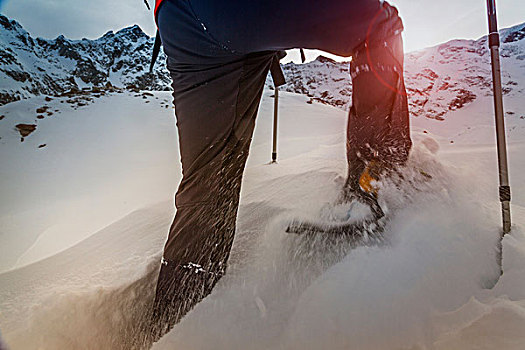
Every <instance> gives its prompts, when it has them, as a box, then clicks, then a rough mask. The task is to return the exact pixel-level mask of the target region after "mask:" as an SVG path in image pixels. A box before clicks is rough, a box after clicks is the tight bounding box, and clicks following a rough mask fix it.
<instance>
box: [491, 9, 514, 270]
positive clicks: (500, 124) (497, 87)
mask: <svg viewBox="0 0 525 350" xmlns="http://www.w3.org/2000/svg"><path fill="white" fill-rule="evenodd" d="M487 11H488V20H489V37H488V43H489V48H490V56H491V59H492V87H493V90H494V112H495V117H496V138H497V144H498V168H499V185H500V186H499V200H500V202H501V209H502V214H503V231H502V233H501V239H503V236H504V235H505V234H507V233H508V232H510V226H511V221H510V184H509V172H508V165H507V146H506V141H505V120H504V116H503V97H502V91H501V67H500V56H499V46H500V40H499V34H498V24H497V18H496V0H487ZM501 244H502V243H501V240H500V246H499V257H498V258H499V264H500V268H502V259H503V252H502V245H501ZM501 272H502V273H503V270H502V271H501Z"/></svg>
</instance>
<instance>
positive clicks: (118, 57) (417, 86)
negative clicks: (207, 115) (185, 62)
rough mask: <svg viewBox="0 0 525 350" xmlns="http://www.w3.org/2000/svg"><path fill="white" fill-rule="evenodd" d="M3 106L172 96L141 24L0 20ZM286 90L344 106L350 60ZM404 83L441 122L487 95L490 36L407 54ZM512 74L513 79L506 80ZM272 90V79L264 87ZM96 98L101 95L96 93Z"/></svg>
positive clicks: (512, 86) (517, 74) (296, 72)
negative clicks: (48, 26) (96, 26)
mask: <svg viewBox="0 0 525 350" xmlns="http://www.w3.org/2000/svg"><path fill="white" fill-rule="evenodd" d="M0 26H1V27H2V32H1V34H0V62H1V63H2V66H1V67H0V105H2V104H6V103H8V102H11V101H16V100H19V99H22V98H27V97H32V96H35V95H42V94H43V95H60V94H63V93H65V92H70V93H71V92H72V93H73V94H74V93H75V92H76V91H80V90H82V88H86V87H93V86H97V87H104V86H109V85H112V86H116V87H121V88H128V89H131V90H169V89H170V78H169V73H168V71H167V69H166V67H165V65H164V63H163V62H164V61H165V57H164V56H163V54H162V53H161V57H160V58H159V60H158V61H159V63H157V65H156V68H155V70H154V76H151V75H150V74H149V73H148V68H149V63H150V59H151V52H152V46H153V38H150V37H149V36H147V35H146V34H145V33H144V32H143V31H142V30H141V29H140V27H138V26H136V25H135V26H132V27H129V28H125V29H122V30H120V31H118V32H117V33H113V32H111V31H110V32H108V33H106V34H105V35H104V36H102V37H101V38H99V39H96V40H88V39H82V40H69V39H66V38H65V37H64V36H59V37H58V38H56V39H54V40H45V39H41V38H36V39H34V38H32V37H31V35H30V34H29V33H28V32H27V31H25V30H24V29H23V28H22V26H21V25H20V24H18V23H17V22H16V21H14V20H9V19H8V18H6V17H4V16H1V15H0ZM501 37H502V50H501V53H502V58H503V61H502V67H503V85H504V91H505V94H515V93H522V92H523V91H524V87H525V73H524V72H525V69H524V68H525V23H523V24H520V25H517V26H515V27H512V28H508V29H504V30H502V31H501ZM283 68H284V72H285V76H286V78H287V83H286V85H284V87H283V89H284V90H286V91H289V92H296V93H301V94H305V95H307V96H309V97H311V100H310V101H309V102H310V103H311V102H313V101H317V102H321V103H326V104H330V105H333V106H336V107H340V108H347V107H348V104H349V102H350V98H351V92H352V85H351V81H350V77H349V75H348V62H336V61H333V60H331V59H329V58H326V57H323V56H319V57H318V58H317V59H316V60H314V61H312V62H309V63H306V64H295V63H288V64H285V65H284V66H283ZM405 71H406V85H407V89H408V93H409V102H410V111H411V113H412V115H413V116H426V117H428V118H433V119H443V118H444V115H445V114H446V113H447V112H448V111H451V110H455V109H458V108H461V107H463V106H464V105H466V104H468V103H470V102H472V101H474V100H475V99H476V98H478V97H479V96H482V95H487V94H490V93H491V67H490V54H489V51H488V49H487V38H486V37H483V38H481V39H479V40H453V41H450V42H448V43H445V44H441V45H438V46H435V47H431V48H428V49H424V50H420V51H416V52H412V53H409V54H407V56H406V59H405ZM511 76H512V79H511V78H510V77H511ZM267 84H268V85H270V86H271V85H272V83H271V80H270V78H269V79H268V82H267ZM97 93H98V91H97Z"/></svg>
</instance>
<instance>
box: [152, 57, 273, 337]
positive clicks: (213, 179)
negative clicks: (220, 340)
mask: <svg viewBox="0 0 525 350" xmlns="http://www.w3.org/2000/svg"><path fill="white" fill-rule="evenodd" d="M274 55H275V53H273V52H268V53H257V54H251V55H247V56H245V57H244V58H242V59H236V60H234V61H232V62H230V63H229V64H221V65H218V66H214V67H210V66H204V67H202V66H200V67H199V66H195V67H191V69H189V70H188V66H186V65H184V66H183V67H179V66H178V65H177V64H176V63H175V64H172V65H170V71H171V74H172V77H173V87H174V90H175V92H174V96H175V105H176V115H177V124H178V131H179V140H180V150H181V161H182V167H183V179H182V181H181V184H180V186H179V189H178V191H177V194H176V206H177V213H176V216H175V219H174V221H173V224H172V226H171V228H170V233H169V236H168V240H167V242H166V245H165V248H164V257H163V264H162V266H161V271H160V274H159V279H158V282H157V291H156V300H155V307H154V316H155V318H156V320H155V322H156V323H157V324H158V325H159V326H160V329H159V330H157V332H158V335H159V336H160V335H162V334H163V333H165V332H166V331H167V330H169V329H170V328H171V327H172V326H173V325H174V324H176V323H177V322H179V321H180V319H181V318H182V317H183V316H184V315H185V314H186V313H187V312H188V311H189V310H191V309H192V308H193V306H194V305H195V304H197V303H198V302H199V301H200V300H202V299H203V298H204V297H206V296H207V295H208V294H209V293H210V292H211V291H212V289H213V287H214V286H215V284H216V283H217V281H218V280H219V279H220V278H221V276H222V275H223V274H224V271H225V268H226V263H227V260H228V257H229V253H230V250H231V246H232V243H233V238H234V233H235V221H236V216H237V209H238V206H239V195H240V189H241V181H242V175H243V171H244V167H245V164H246V160H247V157H248V152H249V146H250V142H251V139H252V134H253V129H254V126H255V118H256V114H257V110H258V107H259V102H260V98H261V94H262V91H263V87H264V82H265V80H266V75H267V73H268V70H269V67H270V64H271V62H272V59H273V57H274Z"/></svg>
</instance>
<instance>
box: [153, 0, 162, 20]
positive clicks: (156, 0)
mask: <svg viewBox="0 0 525 350" xmlns="http://www.w3.org/2000/svg"><path fill="white" fill-rule="evenodd" d="M161 2H162V0H155V11H154V12H153V13H154V14H155V18H157V11H158V9H159V6H160V3H161Z"/></svg>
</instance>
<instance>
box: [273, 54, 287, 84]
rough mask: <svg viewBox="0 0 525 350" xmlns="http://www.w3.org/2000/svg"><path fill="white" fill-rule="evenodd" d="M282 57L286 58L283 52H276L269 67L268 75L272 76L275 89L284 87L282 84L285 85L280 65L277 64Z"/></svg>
mask: <svg viewBox="0 0 525 350" xmlns="http://www.w3.org/2000/svg"><path fill="white" fill-rule="evenodd" d="M284 56H286V52H285V51H277V52H276V53H275V55H274V56H273V59H272V64H271V66H270V74H271V75H272V79H273V85H274V86H275V87H278V86H281V85H284V83H286V79H285V78H284V73H283V70H282V68H281V64H280V63H279V61H280V60H281V58H283V57H284Z"/></svg>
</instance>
